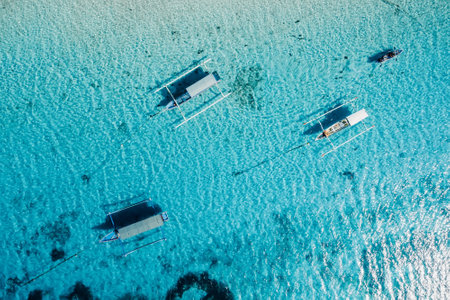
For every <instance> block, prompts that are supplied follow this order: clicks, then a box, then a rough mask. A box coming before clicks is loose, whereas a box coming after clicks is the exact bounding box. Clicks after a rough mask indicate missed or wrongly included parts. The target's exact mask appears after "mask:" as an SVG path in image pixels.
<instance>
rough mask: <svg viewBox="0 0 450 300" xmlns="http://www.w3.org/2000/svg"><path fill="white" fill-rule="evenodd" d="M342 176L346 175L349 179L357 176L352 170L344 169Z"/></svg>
mask: <svg viewBox="0 0 450 300" xmlns="http://www.w3.org/2000/svg"><path fill="white" fill-rule="evenodd" d="M341 175H342V176H345V177H346V178H347V179H350V180H353V179H354V178H355V173H353V172H350V171H344V172H342V173H341Z"/></svg>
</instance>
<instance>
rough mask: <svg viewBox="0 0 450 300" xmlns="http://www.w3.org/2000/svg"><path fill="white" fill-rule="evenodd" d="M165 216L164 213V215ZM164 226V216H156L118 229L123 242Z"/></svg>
mask: <svg viewBox="0 0 450 300" xmlns="http://www.w3.org/2000/svg"><path fill="white" fill-rule="evenodd" d="M163 214H164V213H163ZM163 225H164V220H163V217H162V215H156V216H153V217H150V218H147V219H144V220H142V221H139V222H136V223H133V224H131V225H128V226H125V227H122V228H119V229H118V232H119V237H120V239H122V240H125V239H128V238H130V237H133V236H135V235H138V234H141V233H143V232H146V231H149V230H152V229H155V228H158V227H161V226H163Z"/></svg>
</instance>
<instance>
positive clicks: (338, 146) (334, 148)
mask: <svg viewBox="0 0 450 300" xmlns="http://www.w3.org/2000/svg"><path fill="white" fill-rule="evenodd" d="M374 127H375V125H372V126H371V127H369V128H366V130H364V131H362V132H360V133H358V134H357V135H355V136H354V137H352V138H351V139H349V140H346V141H345V142H343V143H342V144H340V145H337V146H336V147H334V145H333V143H331V141H330V139H328V137H327V139H328V140H329V141H330V143H331V145H333V149H331V150H330V151H328V152H326V153H324V154H322V157H324V156H325V155H327V154H330V153H331V152H333V151H336V150H337V149H338V148H340V147H341V146H344V145H345V144H347V143H348V142H350V141H352V140H354V139H356V138H357V137H358V136H360V135H362V134H364V133H366V132H367V131H369V130H370V129H372V128H374Z"/></svg>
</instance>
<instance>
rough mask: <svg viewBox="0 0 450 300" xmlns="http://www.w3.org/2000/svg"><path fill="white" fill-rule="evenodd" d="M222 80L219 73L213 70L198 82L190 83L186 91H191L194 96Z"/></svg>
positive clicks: (192, 96) (190, 93)
mask: <svg viewBox="0 0 450 300" xmlns="http://www.w3.org/2000/svg"><path fill="white" fill-rule="evenodd" d="M219 80H220V77H219V75H218V74H217V72H213V73H212V74H209V75H207V76H205V77H203V78H202V79H200V80H199V81H197V82H196V83H194V84H192V85H190V86H189V87H187V88H186V91H187V92H188V93H189V95H190V96H191V98H194V97H195V96H197V95H198V94H201V93H202V92H204V91H206V90H207V89H209V88H211V87H212V86H213V85H215V84H217V83H218V82H219Z"/></svg>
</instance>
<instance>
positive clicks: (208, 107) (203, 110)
mask: <svg viewBox="0 0 450 300" xmlns="http://www.w3.org/2000/svg"><path fill="white" fill-rule="evenodd" d="M217 88H219V87H217ZM219 91H220V93H221V94H222V97H221V98H220V99H219V100H217V101H215V102H214V103H212V104H210V105H208V106H207V107H205V108H204V109H202V110H201V111H199V112H198V113H196V114H194V115H193V116H190V117H189V118H187V119H186V118H184V116H183V118H184V121H183V122H181V123H180V124H178V125H177V126H175V128H178V127H180V126H181V125H183V124H185V123H187V122H188V121H190V120H192V119H193V118H195V117H196V116H198V115H200V114H202V113H204V112H205V111H207V110H208V109H210V108H211V107H213V106H214V105H216V104H217V103H219V102H220V101H222V100H224V99H225V98H226V97H228V96H230V95H231V92H230V93H228V94H225V95H224V94H223V93H222V91H221V90H220V88H219ZM180 110H181V109H180Z"/></svg>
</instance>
